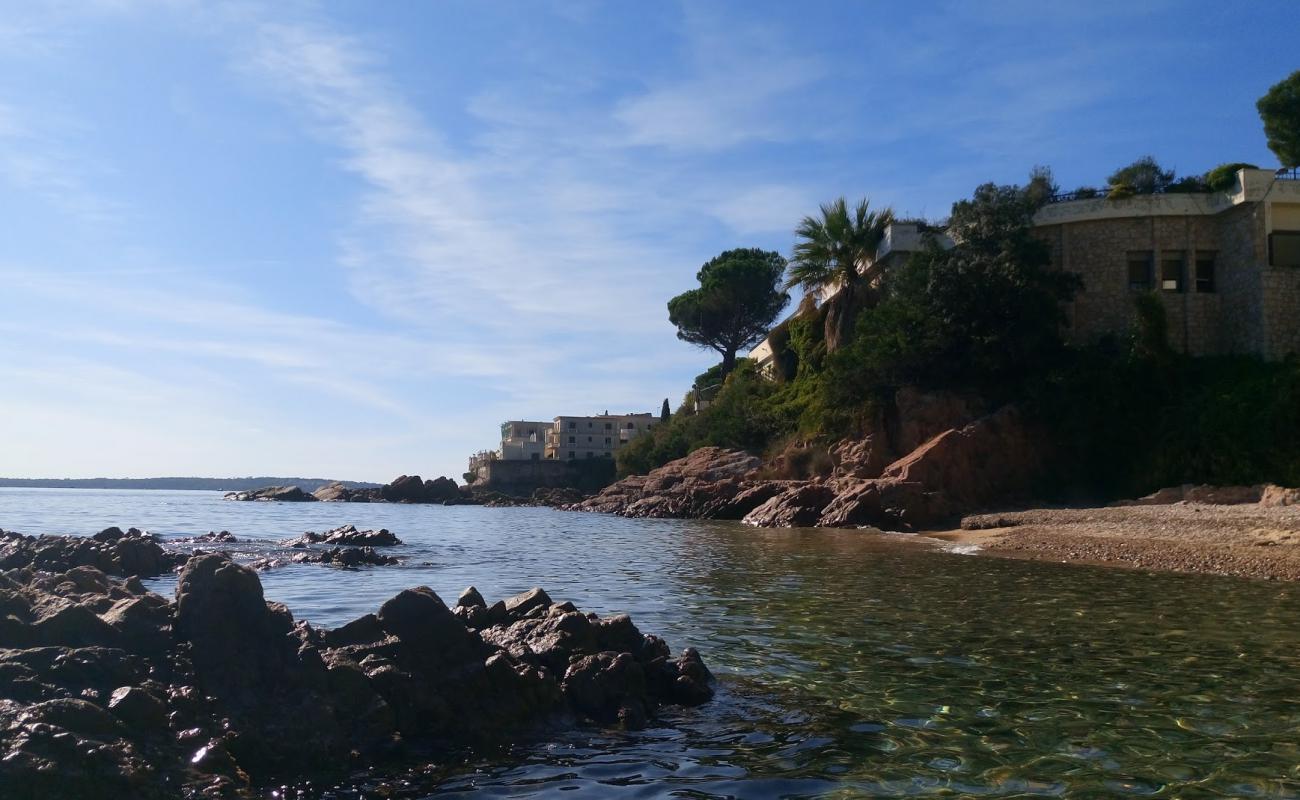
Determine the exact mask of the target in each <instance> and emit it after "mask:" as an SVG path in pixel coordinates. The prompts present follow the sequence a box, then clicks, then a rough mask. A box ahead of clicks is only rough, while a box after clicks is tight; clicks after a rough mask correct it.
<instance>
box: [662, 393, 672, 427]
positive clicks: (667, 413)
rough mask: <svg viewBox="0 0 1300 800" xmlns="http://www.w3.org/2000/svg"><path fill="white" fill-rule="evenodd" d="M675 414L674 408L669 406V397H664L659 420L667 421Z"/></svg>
mask: <svg viewBox="0 0 1300 800" xmlns="http://www.w3.org/2000/svg"><path fill="white" fill-rule="evenodd" d="M672 416H673V410H672V409H671V408H669V407H668V398H667V397H665V398H664V404H663V407H661V408H660V409H659V421H660V422H667V421H668V420H669V419H671V418H672Z"/></svg>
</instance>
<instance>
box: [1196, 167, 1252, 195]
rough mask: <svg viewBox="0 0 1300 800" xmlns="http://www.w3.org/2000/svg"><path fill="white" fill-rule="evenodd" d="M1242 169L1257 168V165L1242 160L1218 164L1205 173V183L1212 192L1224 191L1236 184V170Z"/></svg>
mask: <svg viewBox="0 0 1300 800" xmlns="http://www.w3.org/2000/svg"><path fill="white" fill-rule="evenodd" d="M1242 169H1259V167H1257V166H1255V165H1254V164H1247V163H1245V162H1244V161H1233V162H1232V163H1230V164H1220V165H1219V166H1217V167H1215V168H1214V169H1212V170H1210V171H1209V172H1207V173H1205V185H1206V186H1207V187H1208V188H1209V190H1210V191H1212V192H1226V191H1228V190H1230V189H1231V188H1232V187H1233V186H1235V185H1236V183H1237V170H1242Z"/></svg>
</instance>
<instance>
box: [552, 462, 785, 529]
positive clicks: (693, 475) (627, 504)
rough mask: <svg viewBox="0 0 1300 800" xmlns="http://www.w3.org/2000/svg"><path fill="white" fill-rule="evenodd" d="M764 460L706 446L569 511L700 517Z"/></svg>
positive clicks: (738, 487) (733, 491)
mask: <svg viewBox="0 0 1300 800" xmlns="http://www.w3.org/2000/svg"><path fill="white" fill-rule="evenodd" d="M762 464H763V462H762V460H761V459H759V458H758V457H756V456H752V455H750V454H748V453H745V452H743V451H740V450H725V449H723V448H720V447H701V448H700V449H698V450H696V451H694V452H692V453H691V454H690V455H688V456H686V457H685V458H679V459H677V460H676V461H670V462H668V463H667V464H665V465H663V466H662V467H659V468H658V469H656V470H653V471H651V472H650V474H649V475H636V476H632V477H629V478H624V479H623V480H621V481H618V482H617V483H614V484H611V485H610V486H607V487H605V489H604V490H602V491H601V492H600V493H599V494H597V495H596V496H594V497H591V498H588V499H587V500H584V501H583V502H581V503H578V504H577V505H574V506H569V508H571V509H573V510H575V511H598V512H604V513H612V514H622V515H624V516H635V517H698V516H703V515H704V514H706V513H707V512H708V510H709V509H711V508H714V507H715V506H717V505H718V503H719V499H720V498H725V497H733V496H735V495H736V494H739V492H740V490H741V483H740V482H741V479H742V478H744V477H745V476H747V475H749V474H750V473H752V472H754V470H756V469H758V468H759V467H761V466H762Z"/></svg>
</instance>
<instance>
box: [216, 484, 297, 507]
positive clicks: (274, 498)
mask: <svg viewBox="0 0 1300 800" xmlns="http://www.w3.org/2000/svg"><path fill="white" fill-rule="evenodd" d="M223 499H226V500H241V501H258V502H276V503H311V502H315V500H316V497H315V495H311V494H308V493H307V492H304V491H303V490H302V489H301V488H299V487H297V486H265V487H263V488H261V489H249V490H246V491H240V492H226V494H225V495H224V498H223Z"/></svg>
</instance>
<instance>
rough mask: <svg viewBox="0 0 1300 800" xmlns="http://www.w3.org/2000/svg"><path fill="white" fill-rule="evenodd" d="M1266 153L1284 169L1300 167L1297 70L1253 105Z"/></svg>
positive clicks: (1299, 106)
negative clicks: (1263, 138)
mask: <svg viewBox="0 0 1300 800" xmlns="http://www.w3.org/2000/svg"><path fill="white" fill-rule="evenodd" d="M1255 108H1256V109H1258V110H1259V118H1260V119H1261V120H1263V122H1264V135H1265V136H1267V137H1268V149H1270V150H1272V151H1273V154H1274V155H1276V156H1277V160H1278V161H1280V162H1281V163H1282V166H1284V167H1286V168H1287V169H1294V168H1295V167H1300V70H1297V71H1296V72H1293V73H1291V74H1290V75H1289V76H1287V77H1286V78H1285V79H1284V80H1281V81H1278V82H1277V83H1276V84H1274V85H1273V87H1272V88H1270V89H1269V90H1268V92H1267V93H1266V94H1265V95H1264V96H1263V97H1261V98H1259V102H1257V103H1256V104H1255Z"/></svg>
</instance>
